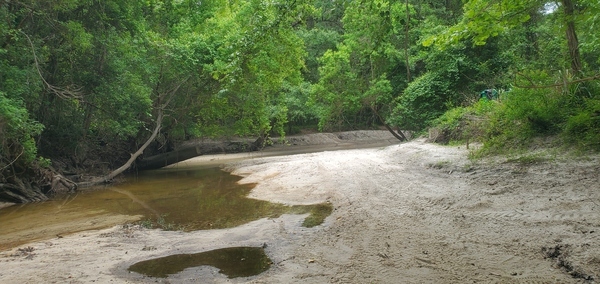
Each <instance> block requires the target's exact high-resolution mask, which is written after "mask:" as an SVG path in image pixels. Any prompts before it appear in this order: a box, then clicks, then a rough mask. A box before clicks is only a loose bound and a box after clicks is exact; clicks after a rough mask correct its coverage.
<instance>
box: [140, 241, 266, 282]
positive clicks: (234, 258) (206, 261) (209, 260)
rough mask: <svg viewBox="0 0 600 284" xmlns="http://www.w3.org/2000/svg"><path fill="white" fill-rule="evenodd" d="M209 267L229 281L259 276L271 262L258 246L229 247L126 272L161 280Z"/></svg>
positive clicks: (153, 262)
mask: <svg viewBox="0 0 600 284" xmlns="http://www.w3.org/2000/svg"><path fill="white" fill-rule="evenodd" d="M203 265H209V266H213V267H216V268H217V269H219V273H221V274H224V275H226V276H227V277H229V278H237V277H248V276H253V275H257V274H260V273H262V272H264V271H266V270H267V269H269V267H270V266H271V259H269V257H268V256H267V255H266V254H265V251H264V249H263V248H260V247H231V248H223V249H217V250H211V251H206V252H201V253H195V254H175V255H170V256H165V257H161V258H155V259H149V260H145V261H142V262H138V263H136V264H134V265H132V266H131V267H129V270H130V271H134V272H137V273H140V274H144V275H146V276H151V277H161V278H165V277H167V276H168V275H169V274H176V273H178V272H181V271H183V270H184V269H186V268H189V267H197V266H203Z"/></svg>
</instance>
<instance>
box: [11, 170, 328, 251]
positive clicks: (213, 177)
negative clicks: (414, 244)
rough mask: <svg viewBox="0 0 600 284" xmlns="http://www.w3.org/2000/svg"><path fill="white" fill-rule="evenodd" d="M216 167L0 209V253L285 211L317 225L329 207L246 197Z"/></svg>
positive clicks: (245, 189) (144, 176)
mask: <svg viewBox="0 0 600 284" xmlns="http://www.w3.org/2000/svg"><path fill="white" fill-rule="evenodd" d="M240 179H241V178H240V177H238V176H233V175H231V174H229V173H227V172H224V171H222V170H220V169H219V168H185V169H161V170H156V171H148V172H144V173H141V174H139V175H137V176H130V177H128V178H127V180H128V181H127V182H126V183H123V184H119V185H118V186H112V187H107V188H105V189H99V190H93V191H86V192H80V193H77V194H72V195H68V196H62V197H58V198H55V199H53V200H50V201H47V202H43V203H37V204H26V205H21V206H12V207H8V208H3V209H0V249H6V248H10V247H14V246H18V245H20V244H24V243H26V242H30V241H33V240H40V239H50V238H55V237H61V236H62V235H64V234H68V233H73V232H78V231H85V230H90V229H98V228H105V227H110V226H114V225H117V224H123V223H127V222H135V221H138V222H139V223H140V224H142V225H143V226H147V227H159V228H163V229H168V230H184V231H193V230H202V229H216V228H229V227H235V226H239V225H241V224H244V223H248V222H250V221H253V220H257V219H260V218H265V217H278V216H280V215H281V214H284V213H295V214H303V213H311V215H310V216H309V218H307V220H306V221H305V225H306V226H308V227H310V226H314V225H318V224H320V223H321V222H322V221H323V218H324V217H326V216H327V215H329V214H330V213H331V205H329V204H318V205H309V206H286V205H283V204H276V203H270V202H267V201H262V200H256V199H250V198H247V197H246V196H247V194H248V193H249V192H250V190H251V189H252V187H253V185H240V184H237V181H239V180H240Z"/></svg>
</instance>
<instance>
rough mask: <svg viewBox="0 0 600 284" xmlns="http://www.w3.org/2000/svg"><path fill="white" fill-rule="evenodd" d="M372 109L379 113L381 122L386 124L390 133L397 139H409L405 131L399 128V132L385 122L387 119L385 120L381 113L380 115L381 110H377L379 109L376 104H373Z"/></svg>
mask: <svg viewBox="0 0 600 284" xmlns="http://www.w3.org/2000/svg"><path fill="white" fill-rule="evenodd" d="M371 109H372V110H373V112H375V114H376V115H377V117H378V118H379V120H380V121H381V123H383V126H385V129H387V130H388V131H389V132H390V133H392V135H394V137H396V139H398V140H400V141H408V139H406V136H404V133H402V131H400V130H398V132H395V131H394V129H392V127H391V126H390V125H389V124H387V123H386V122H385V120H383V117H381V115H379V112H378V111H377V109H376V108H375V107H374V106H371Z"/></svg>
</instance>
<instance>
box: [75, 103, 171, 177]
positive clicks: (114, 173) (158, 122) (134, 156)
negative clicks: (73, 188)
mask: <svg viewBox="0 0 600 284" xmlns="http://www.w3.org/2000/svg"><path fill="white" fill-rule="evenodd" d="M162 119H163V112H162V110H161V109H159V110H158V117H157V118H156V127H155V128H154V131H153V132H152V135H150V138H148V140H146V143H144V145H142V147H140V148H139V149H138V150H137V151H136V152H135V153H133V154H131V157H130V158H129V160H127V162H126V163H125V164H123V165H122V166H121V167H119V168H118V169H116V170H114V171H112V172H111V173H109V174H108V175H106V176H104V177H101V178H97V179H94V180H91V181H88V182H81V183H78V184H77V186H78V187H87V186H94V185H99V184H105V183H109V182H110V181H111V180H112V179H114V178H115V177H116V176H118V175H120V174H121V173H123V172H124V171H126V170H127V169H129V168H130V167H131V165H132V164H133V162H134V161H135V160H136V159H137V158H138V157H139V156H140V155H141V154H142V153H144V150H146V148H147V147H148V145H150V143H152V141H154V139H155V138H156V136H157V135H158V132H159V131H160V127H161V124H162Z"/></svg>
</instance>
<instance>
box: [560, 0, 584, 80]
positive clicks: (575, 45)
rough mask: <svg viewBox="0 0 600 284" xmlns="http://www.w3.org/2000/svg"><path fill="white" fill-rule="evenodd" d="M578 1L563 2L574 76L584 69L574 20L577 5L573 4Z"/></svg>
mask: <svg viewBox="0 0 600 284" xmlns="http://www.w3.org/2000/svg"><path fill="white" fill-rule="evenodd" d="M576 1H577V0H562V4H563V7H564V9H565V24H566V26H567V29H566V36H567V45H568V47H569V56H570V59H571V71H573V74H575V75H577V73H579V71H581V69H582V66H581V57H580V55H579V41H578V39H577V33H576V32H575V20H573V17H574V14H575V4H574V3H573V2H576Z"/></svg>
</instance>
